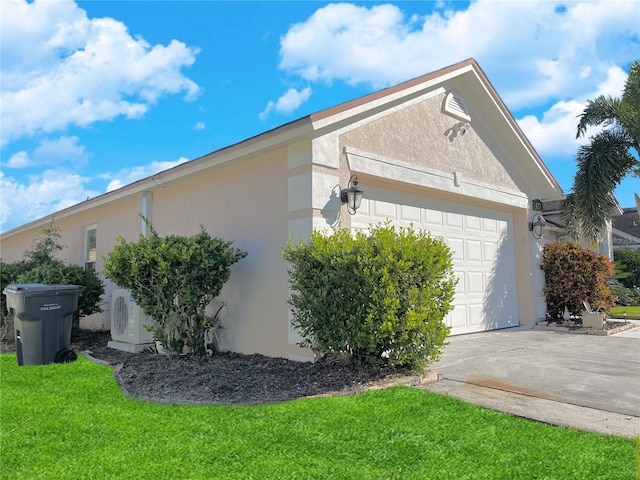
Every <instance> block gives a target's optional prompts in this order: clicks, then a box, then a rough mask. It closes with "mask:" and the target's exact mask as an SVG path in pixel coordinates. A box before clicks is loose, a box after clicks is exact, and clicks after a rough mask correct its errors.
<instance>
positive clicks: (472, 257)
mask: <svg viewBox="0 0 640 480" xmlns="http://www.w3.org/2000/svg"><path fill="white" fill-rule="evenodd" d="M465 246H466V255H465V260H466V261H467V262H482V241H480V240H470V239H467V240H465Z"/></svg>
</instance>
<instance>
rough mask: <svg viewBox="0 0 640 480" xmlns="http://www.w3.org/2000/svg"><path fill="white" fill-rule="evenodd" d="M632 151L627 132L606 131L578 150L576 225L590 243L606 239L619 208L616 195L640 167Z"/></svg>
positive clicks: (575, 185)
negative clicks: (610, 222) (609, 222)
mask: <svg viewBox="0 0 640 480" xmlns="http://www.w3.org/2000/svg"><path fill="white" fill-rule="evenodd" d="M629 148H630V143H629V139H628V136H627V135H625V134H624V133H623V132H615V131H611V130H603V131H602V132H600V133H599V134H597V135H595V136H594V137H592V138H591V143H590V144H588V145H584V146H582V147H580V149H579V150H578V156H577V160H578V172H577V173H576V176H575V179H574V189H573V191H574V196H575V198H574V199H573V202H574V208H573V212H574V215H575V220H574V222H575V223H576V224H577V225H578V229H579V231H580V233H581V235H582V236H583V237H585V238H587V239H589V240H590V241H593V242H596V241H598V240H599V239H601V238H602V237H603V235H604V234H605V233H606V231H607V221H608V220H609V219H610V218H611V217H612V216H614V215H615V213H616V211H617V210H618V208H619V207H618V202H617V201H616V199H615V197H614V196H613V191H614V189H615V188H616V187H617V186H618V184H619V183H620V181H621V180H622V179H623V178H624V177H625V176H626V175H627V174H628V173H629V172H630V171H631V169H632V168H633V167H634V166H635V164H636V159H635V158H634V157H633V156H632V155H631V154H630V153H629Z"/></svg>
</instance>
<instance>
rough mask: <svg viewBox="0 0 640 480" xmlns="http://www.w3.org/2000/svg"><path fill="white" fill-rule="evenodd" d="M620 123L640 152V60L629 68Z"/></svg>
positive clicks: (637, 151)
mask: <svg viewBox="0 0 640 480" xmlns="http://www.w3.org/2000/svg"><path fill="white" fill-rule="evenodd" d="M620 123H621V125H622V126H623V128H624V129H625V130H626V131H627V134H628V135H629V136H630V137H631V141H632V143H633V146H634V148H635V150H636V153H639V154H640V62H639V61H637V60H636V61H635V62H633V64H632V65H631V68H630V69H629V76H628V77H627V82H626V83H625V86H624V92H623V93H622V105H621V113H620Z"/></svg>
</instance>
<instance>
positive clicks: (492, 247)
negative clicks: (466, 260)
mask: <svg viewBox="0 0 640 480" xmlns="http://www.w3.org/2000/svg"><path fill="white" fill-rule="evenodd" d="M482 248H483V250H484V257H483V260H484V261H485V262H486V263H491V264H493V263H495V262H496V261H497V260H498V243H497V242H493V241H491V240H485V241H483V242H482Z"/></svg>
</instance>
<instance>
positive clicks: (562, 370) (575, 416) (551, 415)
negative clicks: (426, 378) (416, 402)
mask: <svg viewBox="0 0 640 480" xmlns="http://www.w3.org/2000/svg"><path fill="white" fill-rule="evenodd" d="M449 341H450V344H449V345H447V346H446V347H445V348H444V353H443V355H442V357H441V359H440V360H439V361H438V362H437V363H436V364H434V365H432V367H431V370H435V371H436V372H437V373H438V374H440V375H441V377H442V379H441V380H440V381H438V382H435V383H431V384H428V385H426V386H425V388H426V389H427V390H431V391H434V392H436V393H444V394H447V395H450V396H453V397H456V398H460V399H462V400H465V401H468V402H470V403H475V404H477V405H480V406H484V407H487V408H492V409H494V410H499V411H504V412H508V413H511V414H513V415H517V416H523V417H527V418H532V419H535V420H539V421H543V422H547V423H551V424H554V425H563V426H570V427H574V428H579V429H583V430H590V431H599V432H604V433H611V434H615V435H624V436H630V437H633V436H634V435H640V324H639V325H638V326H637V327H636V328H634V329H632V330H627V331H625V332H622V333H619V334H617V335H611V336H596V335H584V334H575V333H561V332H555V331H544V330H532V329H530V328H525V327H517V328H512V329H507V330H499V331H494V332H485V333H478V334H470V335H461V336H456V337H450V339H449Z"/></svg>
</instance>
